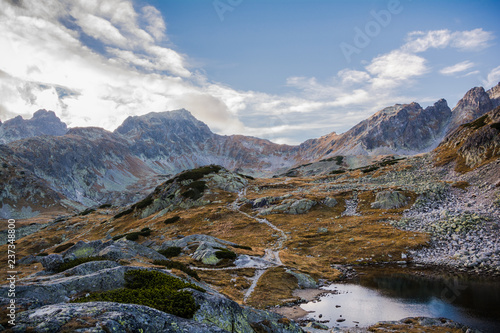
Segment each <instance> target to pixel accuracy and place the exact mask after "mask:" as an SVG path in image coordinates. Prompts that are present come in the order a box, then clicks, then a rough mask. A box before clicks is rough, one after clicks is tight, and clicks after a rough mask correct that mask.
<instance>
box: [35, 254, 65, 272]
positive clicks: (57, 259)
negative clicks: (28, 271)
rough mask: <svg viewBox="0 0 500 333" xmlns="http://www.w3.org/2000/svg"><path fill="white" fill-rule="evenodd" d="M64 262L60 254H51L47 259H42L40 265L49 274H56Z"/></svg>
mask: <svg viewBox="0 0 500 333" xmlns="http://www.w3.org/2000/svg"><path fill="white" fill-rule="evenodd" d="M63 262H64V259H63V257H62V256H61V255H60V254H55V253H54V254H49V255H48V256H46V257H40V263H41V264H42V266H43V268H45V270H46V271H48V272H54V271H55V270H57V268H58V267H59V266H60V265H61V264H62V263H63Z"/></svg>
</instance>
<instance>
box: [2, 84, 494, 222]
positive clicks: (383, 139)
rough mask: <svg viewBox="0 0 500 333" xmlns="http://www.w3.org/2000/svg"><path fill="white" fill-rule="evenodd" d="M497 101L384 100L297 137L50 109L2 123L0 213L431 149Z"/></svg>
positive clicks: (188, 120)
mask: <svg viewBox="0 0 500 333" xmlns="http://www.w3.org/2000/svg"><path fill="white" fill-rule="evenodd" d="M499 105H500V84H499V85H497V86H495V87H493V88H491V89H490V90H488V91H485V90H484V89H483V88H482V87H476V88H473V89H471V90H469V91H468V92H467V93H466V94H465V96H464V97H463V98H462V99H461V100H460V101H459V102H458V103H457V105H456V106H455V107H454V108H453V110H451V109H450V108H449V106H448V104H447V102H446V100H444V99H441V100H439V101H437V102H436V103H434V105H432V106H429V107H427V108H425V109H424V108H422V107H421V106H420V105H419V104H418V103H415V102H413V103H410V104H396V105H394V106H391V107H387V108H384V109H383V110H380V111H379V112H377V113H375V114H374V115H373V116H371V117H369V118H368V119H366V120H364V121H362V122H360V123H359V124H357V125H356V126H354V127H353V128H352V129H350V130H348V131H347V132H345V133H343V134H336V133H334V132H333V133H330V134H328V135H325V136H323V137H321V138H318V139H311V140H308V141H306V142H304V143H302V144H300V145H298V146H290V145H279V144H275V143H273V142H270V141H268V140H264V139H259V138H254V137H248V136H242V135H232V136H222V135H218V134H215V133H213V132H212V131H211V130H210V128H209V127H208V126H207V125H206V124H204V123H203V122H201V121H199V120H197V119H196V118H195V117H193V116H192V115H191V113H190V112H189V111H187V110H184V109H181V110H175V111H168V112H153V113H148V114H146V115H143V116H134V117H128V118H127V119H126V120H125V121H124V122H123V123H122V124H121V125H120V126H119V127H118V128H117V129H116V130H115V131H113V132H110V131H107V130H104V129H101V128H96V127H85V128H69V129H68V127H67V126H66V124H65V123H63V122H62V121H61V120H60V119H59V118H58V117H57V116H56V115H55V113H54V112H52V111H47V110H38V111H37V112H35V114H34V115H33V117H32V118H31V119H28V120H25V119H23V118H22V117H20V116H18V117H16V118H14V119H11V120H8V121H5V122H4V123H0V143H1V144H0V163H1V164H0V166H1V168H0V179H1V180H2V182H3V184H4V187H3V189H2V190H1V191H0V202H1V207H0V216H2V217H15V218H28V217H32V216H36V215H38V214H40V213H44V212H54V211H57V212H65V211H66V212H67V211H68V210H70V211H74V210H75V209H76V210H81V209H83V208H84V207H89V206H94V205H100V204H105V203H110V204H114V205H124V204H128V203H131V202H134V201H137V200H138V199H140V198H143V197H144V196H145V195H146V194H147V193H149V192H151V190H152V189H153V188H154V187H155V186H157V185H158V184H160V183H162V182H163V181H165V180H166V179H168V178H170V177H171V176H172V175H174V174H176V173H178V172H180V171H182V170H186V169H190V168H194V167H198V166H202V165H209V164H217V165H221V166H223V167H224V168H226V169H229V170H232V171H235V172H238V173H242V174H247V175H253V176H272V175H275V174H280V173H284V172H286V171H287V170H290V169H293V168H297V167H298V166H300V165H304V164H309V163H314V162H318V161H321V160H331V159H332V158H334V157H336V156H343V157H346V158H343V160H342V162H341V163H337V164H336V165H338V166H339V167H341V166H342V167H359V166H363V165H367V164H370V163H372V162H373V160H377V159H380V156H387V155H414V154H418V153H425V152H429V151H431V150H433V149H435V148H436V147H438V145H439V144H440V143H441V142H443V139H444V140H445V141H446V138H447V136H450V135H451V134H452V133H454V131H455V130H456V129H457V128H458V127H459V126H460V125H462V124H464V123H469V122H471V121H472V120H474V119H476V118H478V117H481V116H483V115H484V114H486V113H487V112H490V111H491V110H493V109H494V108H495V107H497V106H499Z"/></svg>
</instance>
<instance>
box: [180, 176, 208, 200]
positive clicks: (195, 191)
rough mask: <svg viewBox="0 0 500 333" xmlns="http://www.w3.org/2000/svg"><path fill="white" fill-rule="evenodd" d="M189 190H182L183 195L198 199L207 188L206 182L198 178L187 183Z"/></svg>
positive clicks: (187, 197)
mask: <svg viewBox="0 0 500 333" xmlns="http://www.w3.org/2000/svg"><path fill="white" fill-rule="evenodd" d="M186 188H187V190H186V191H184V192H182V193H181V195H182V196H183V197H184V198H186V199H191V200H198V199H199V198H201V197H202V196H203V192H205V189H206V188H207V185H206V182H204V181H202V180H197V181H194V182H192V183H190V184H189V185H186Z"/></svg>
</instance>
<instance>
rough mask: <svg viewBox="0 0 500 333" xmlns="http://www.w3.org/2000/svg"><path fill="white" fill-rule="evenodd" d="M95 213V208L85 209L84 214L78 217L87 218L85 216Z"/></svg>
mask: <svg viewBox="0 0 500 333" xmlns="http://www.w3.org/2000/svg"><path fill="white" fill-rule="evenodd" d="M93 212H95V209H94V208H87V209H85V210H84V211H83V212H81V213H80V214H78V215H79V216H85V215H89V214H90V213H93Z"/></svg>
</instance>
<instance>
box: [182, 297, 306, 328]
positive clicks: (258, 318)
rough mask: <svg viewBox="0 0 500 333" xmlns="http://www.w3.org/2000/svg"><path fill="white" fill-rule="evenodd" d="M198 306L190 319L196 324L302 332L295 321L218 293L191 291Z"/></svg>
mask: <svg viewBox="0 0 500 333" xmlns="http://www.w3.org/2000/svg"><path fill="white" fill-rule="evenodd" d="M192 293H193V297H194V299H195V301H196V304H197V305H198V306H199V307H200V308H199V309H198V311H196V313H195V315H194V317H193V319H194V320H195V321H197V322H200V323H212V324H214V325H216V326H218V327H220V328H223V329H224V330H226V331H227V332H240V333H254V332H273V333H285V332H289V333H295V332H297V333H298V332H303V331H302V329H301V328H300V327H299V326H298V325H297V324H296V323H295V322H291V321H289V320H287V319H284V318H283V317H282V316H280V315H278V314H276V313H271V312H267V311H260V310H256V309H252V308H248V307H241V306H240V305H239V304H238V303H236V302H234V301H232V300H230V299H228V298H226V297H224V296H221V295H218V294H215V293H214V294H209V293H202V292H199V291H196V290H193V291H192Z"/></svg>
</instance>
